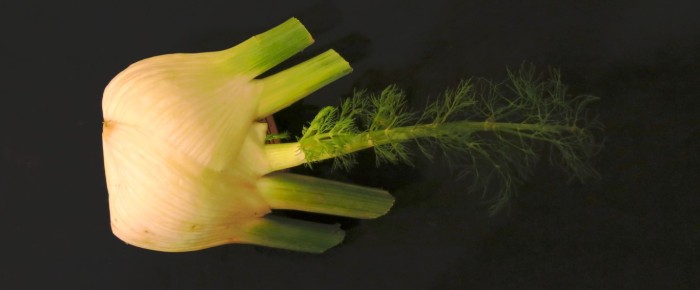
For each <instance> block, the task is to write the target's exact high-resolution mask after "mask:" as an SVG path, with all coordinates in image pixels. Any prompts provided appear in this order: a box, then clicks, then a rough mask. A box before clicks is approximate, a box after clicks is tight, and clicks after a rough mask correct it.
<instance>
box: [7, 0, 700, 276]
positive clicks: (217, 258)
mask: <svg viewBox="0 0 700 290" xmlns="http://www.w3.org/2000/svg"><path fill="white" fill-rule="evenodd" d="M15 2H19V1H15ZM46 2H47V3H48V2H49V1H46ZM235 2H236V1H218V3H217V4H196V3H198V2H196V1H190V2H187V3H179V2H173V1H163V2H162V3H159V4H145V3H143V4H128V3H125V2H122V1H111V2H104V3H101V4H81V5H75V4H66V3H63V1H56V2H51V3H52V4H30V3H29V2H21V3H22V4H10V3H8V2H7V1H4V2H2V3H0V37H1V39H2V40H1V42H0V53H1V55H2V59H3V60H2V65H1V66H0V71H1V72H2V76H3V77H2V85H1V86H0V96H2V99H3V104H2V105H1V106H0V110H1V113H0V118H2V121H1V122H0V124H1V125H0V126H2V127H1V131H0V132H1V133H2V134H1V135H0V150H1V154H2V155H1V157H0V158H1V160H2V167H0V193H1V194H0V214H1V218H0V229H1V230H0V233H2V239H0V249H1V250H0V261H1V262H0V288H2V289H313V288H321V289H485V288H491V289H545V288H549V289H552V288H559V289H565V288H566V289H568V288H574V289H577V288H580V289H585V288H595V289H600V288H603V289H621V288H626V289H639V288H648V289H669V288H671V289H697V287H698V285H700V284H699V283H700V278H698V277H700V245H699V243H700V194H699V193H698V188H700V187H699V186H698V179H699V178H700V176H699V174H698V173H699V172H700V168H699V166H698V162H700V153H698V151H699V150H698V149H700V122H699V121H700V117H698V115H697V114H698V111H699V110H698V109H700V106H699V105H700V104H699V103H700V101H698V100H699V99H700V95H699V93H698V92H699V91H700V20H698V19H700V18H699V17H698V11H700V9H698V7H697V5H682V4H673V3H671V2H670V1H667V2H663V1H656V2H654V1H444V0H431V1H424V2H416V3H413V2H406V1H383V2H382V3H384V4H367V3H363V2H362V1H336V2H337V3H325V2H323V1H279V2H280V3H291V2H294V3H295V4H294V5H292V4H279V3H274V2H272V1H246V2H245V3H246V4H237V3H235ZM252 2H255V4H253V3H252ZM344 2H351V3H352V4H343V3H344ZM292 16H297V17H299V18H300V20H301V21H302V22H303V23H305V24H306V25H307V26H308V27H309V29H310V30H311V31H312V33H313V34H314V37H315V39H316V40H317V42H316V44H314V45H313V46H312V47H311V48H310V49H307V50H306V51H304V52H303V53H302V55H301V56H300V57H299V58H298V59H297V61H299V60H302V59H305V58H308V57H309V56H311V55H315V54H316V53H318V52H320V51H323V50H326V49H328V48H337V49H338V50H339V51H340V53H341V54H343V55H345V56H347V57H348V58H349V59H350V60H351V62H352V66H353V67H354V69H355V71H354V72H353V73H352V74H351V75H349V76H348V77H345V78H343V79H341V80H339V81H338V82H335V83H333V84H332V85H330V86H328V87H326V88H324V89H322V90H321V91H319V92H317V93H315V94H314V95H312V96H310V97H309V98H308V100H307V101H306V102H305V104H307V105H317V106H319V105H331V104H336V103H337V100H338V99H339V98H340V97H341V96H346V95H347V94H348V93H350V92H351V91H352V88H353V87H361V88H380V87H382V86H384V85H387V84H390V83H397V84H399V85H400V86H402V87H403V88H404V89H406V91H407V92H408V93H409V95H411V96H412V97H413V101H417V102H420V101H421V100H420V99H419V98H424V97H426V96H435V95H436V94H438V93H439V92H440V91H441V90H443V89H444V88H445V87H447V86H450V85H454V84H455V83H456V82H457V81H458V80H459V79H460V78H463V77H468V76H483V77H488V78H494V79H501V78H503V76H504V72H505V67H506V66H511V67H513V66H518V65H519V64H520V63H521V62H522V61H529V62H533V63H535V64H537V65H539V66H540V67H543V68H544V67H546V66H552V67H557V68H560V69H561V70H562V74H563V78H564V82H565V83H567V84H569V85H570V87H571V90H572V92H575V93H591V94H594V95H597V96H599V97H601V99H602V100H601V101H600V102H599V103H598V104H597V105H595V107H594V110H595V112H597V113H599V114H600V119H601V121H603V122H604V123H605V125H606V130H605V133H604V134H605V138H606V143H605V148H604V150H603V151H602V152H601V153H600V155H599V157H598V158H597V159H596V160H595V164H596V167H597V168H598V169H599V171H600V173H601V175H602V180H601V181H599V182H597V183H592V184H587V185H577V184H567V183H566V182H565V181H564V176H562V175H561V174H560V173H557V172H556V171H554V170H550V169H548V168H542V169H541V170H538V172H537V174H536V176H535V177H534V178H533V179H531V180H530V182H529V183H527V184H526V185H524V186H523V188H522V194H521V195H520V197H518V198H517V200H516V201H515V202H514V203H513V204H512V207H511V210H510V213H502V214H500V215H497V216H495V217H493V218H491V217H489V216H488V212H487V207H486V206H485V205H483V204H480V202H479V198H478V196H477V195H474V194H471V195H470V194H468V192H466V190H465V189H464V188H466V186H467V184H466V183H467V181H464V180H462V181H455V180H454V177H453V176H452V175H450V173H449V172H447V170H446V169H445V167H442V166H440V165H435V166H419V167H418V168H415V169H411V168H407V167H391V166H390V167H384V168H381V169H369V168H372V167H371V166H367V167H366V168H368V169H364V168H365V167H363V169H362V170H358V171H354V172H351V173H350V174H347V176H339V173H337V172H336V173H328V172H326V171H323V170H324V168H323V167H322V166H321V167H320V168H319V169H317V172H316V173H315V174H317V175H324V174H325V175H332V176H334V177H335V178H343V179H345V180H349V181H354V182H357V183H362V184H366V185H373V186H380V187H384V188H387V189H391V190H392V191H393V192H394V193H395V195H396V196H397V205H396V207H395V208H394V209H393V210H392V211H391V212H390V213H389V214H388V215H387V216H385V217H382V218H380V219H377V220H372V221H362V222H352V221H343V222H344V226H346V227H348V228H349V231H348V237H347V239H346V241H345V243H344V244H343V245H341V246H340V247H337V248H334V249H332V250H330V251H328V252H327V253H326V254H323V255H309V254H301V253H293V252H287V251H281V250H274V249H266V248H259V247H253V246H245V245H229V246H222V247H217V248H212V249H208V250H204V251H199V252H193V253H183V254H166V253H158V252H151V251H146V250H142V249H138V248H135V247H131V246H127V245H125V244H124V243H123V242H121V241H120V240H118V239H117V238H115V237H114V236H113V235H112V234H111V232H110V227H109V213H108V208H107V192H106V189H105V184H104V176H103V175H104V171H103V164H102V152H101V150H102V149H101V140H100V132H101V120H102V118H101V103H100V102H101V94H102V90H103V88H104V86H105V85H106V84H107V83H108V82H109V80H110V79H111V78H112V77H113V76H114V75H116V74H117V73H118V72H119V71H121V70H122V69H124V68H125V67H126V66H127V65H129V64H130V63H133V62H135V61H137V60H140V59H143V58H146V57H149V56H154V55H159V54H165V53H171V52H196V51H209V50H220V49H224V48H227V47H229V46H231V45H234V44H237V43H239V42H240V41H242V40H244V39H246V38H248V37H250V36H252V35H254V34H257V33H260V32H263V31H265V30H266V29H268V28H271V27H273V26H275V25H277V24H279V23H281V22H282V21H284V20H286V19H287V18H289V17H292ZM290 115H291V114H290V113H286V115H285V113H281V115H280V119H281V120H282V121H284V120H285V118H287V119H289V118H290ZM300 115H302V116H304V117H305V118H306V117H309V118H310V117H311V116H310V115H313V113H310V115H309V116H307V115H305V114H300ZM292 117H294V116H292ZM296 118H297V119H298V118H299V117H296ZM278 122H280V121H278ZM287 122H288V124H293V123H292V120H290V121H287ZM297 122H298V120H297ZM370 165H371V164H370ZM318 170H321V171H320V172H319V171H318ZM44 285H46V286H44ZM47 287H48V288H47Z"/></svg>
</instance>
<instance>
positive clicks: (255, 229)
mask: <svg viewBox="0 0 700 290" xmlns="http://www.w3.org/2000/svg"><path fill="white" fill-rule="evenodd" d="M343 238H345V232H343V230H341V229H340V227H339V226H338V225H326V224H321V223H314V222H307V221H301V220H295V219H288V218H284V217H277V216H269V215H268V216H266V217H264V218H260V219H255V220H253V221H251V222H250V223H248V224H246V225H245V228H244V230H243V232H242V234H241V236H240V242H241V243H248V244H253V245H260V246H267V247H273V248H280V249H287V250H292V251H301V252H308V253H323V252H325V251H326V250H328V249H330V248H332V247H334V246H336V245H338V244H340V242H342V241H343Z"/></svg>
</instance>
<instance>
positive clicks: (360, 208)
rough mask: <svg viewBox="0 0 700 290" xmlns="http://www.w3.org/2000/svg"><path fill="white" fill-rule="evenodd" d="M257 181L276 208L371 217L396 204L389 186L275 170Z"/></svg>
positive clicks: (380, 214) (381, 213)
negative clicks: (373, 186) (275, 171)
mask: <svg viewBox="0 0 700 290" xmlns="http://www.w3.org/2000/svg"><path fill="white" fill-rule="evenodd" d="M257 184H258V192H260V194H261V195H262V197H263V198H264V199H265V201H266V202H267V204H269V205H270V207H272V208H274V209H292V210H302V211H308V212H316V213H323V214H330V215H338V216H346V217H353V218H362V219H370V218H376V217H379V216H382V215H384V214H386V213H387V212H388V211H389V209H390V208H391V206H392V205H393V204H394V198H393V197H392V196H391V195H390V194H389V193H388V192H387V191H385V190H381V189H376V188H371V187H364V186H358V185H353V184H348V183H342V182H336V181H330V180H325V179H321V178H315V177H311V176H304V175H297V174H290V173H273V174H268V175H266V176H263V177H262V178H261V179H260V180H259V181H258V183H257Z"/></svg>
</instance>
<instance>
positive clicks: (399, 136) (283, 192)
mask: <svg viewBox="0 0 700 290" xmlns="http://www.w3.org/2000/svg"><path fill="white" fill-rule="evenodd" d="M312 42H313V38H312V37H311V35H310V34H309V32H308V31H307V30H306V29H305V28H304V26H303V25H302V24H301V23H300V22H299V21H298V20H296V19H294V18H292V19H290V20H288V21H286V22H284V23H282V24H280V25H279V26H277V27H274V28H272V29H270V30H268V31H266V32H264V33H262V34H259V35H257V36H254V37H252V38H250V39H248V40H246V41H244V42H242V43H240V44H238V45H236V46H234V47H232V48H229V49H225V50H222V51H214V52H205V53H181V54H167V55H161V56H156V57H152V58H148V59H145V60H142V61H139V62H137V63H134V64H132V65H131V66H129V67H128V68H126V69H125V70H124V71H122V72H121V73H119V74H118V75H117V76H116V77H115V78H114V79H113V80H112V81H111V82H110V83H109V85H108V86H107V87H106V89H105V92H104V96H103V99H102V108H103V117H104V123H103V124H104V125H103V133H102V139H103V152H104V160H105V176H106V181H107V189H108V192H109V208H110V221H111V227H112V232H113V233H114V234H115V235H116V236H117V237H118V238H120V239H121V240H123V241H124V242H126V243H128V244H131V245H134V246H137V247H141V248H145V249H150V250H156V251H165V252H183V251H195V250H201V249H205V248H209V247H214V246H219V245H223V244H230V243H245V244H254V245H261V246H268V247H275V248H282V249H288V250H294V251H303V252H311V253H320V252H324V251H326V250H327V249H329V248H331V247H334V246H336V245H338V244H339V243H341V242H342V240H343V238H344V232H343V231H342V230H341V229H340V227H339V226H338V225H328V224H321V223H313V222H307V221H301V220H295V219H290V218H286V217H280V216H274V215H271V214H270V213H271V212H272V210H273V209H290V210H300V211H308V212H314V213H323V214H331V215H339V216H346V217H352V218H361V219H371V218H377V217H379V216H382V215H384V214H386V213H387V212H388V211H389V209H390V208H391V207H392V205H393V203H394V198H393V197H392V196H391V195H390V194H389V193H388V192H387V191H385V190H382V189H377V188H369V187H363V186H359V185H353V184H346V183H341V182H336V181H330V180H325V179H321V178H316V177H310V176H302V175H297V174H291V173H286V172H280V171H278V170H280V169H286V168H290V167H294V166H298V165H301V164H309V163H312V162H316V161H320V160H324V159H329V158H333V159H334V162H336V165H337V166H339V167H344V168H350V167H351V166H352V165H353V164H355V162H356V160H355V159H354V155H353V154H352V153H353V152H356V151H359V150H363V149H368V148H373V149H374V152H375V153H376V156H377V162H378V163H382V162H390V163H395V162H408V163H410V162H411V157H412V155H411V154H410V152H409V149H410V148H409V147H408V146H407V141H410V140H415V144H416V145H417V147H418V149H419V151H420V152H422V153H424V154H425V155H427V156H429V157H430V156H433V153H432V152H434V149H436V148H437V149H438V152H440V151H441V152H443V154H449V155H453V156H454V157H455V160H458V161H459V162H457V165H458V166H460V169H461V170H462V171H463V172H464V173H467V174H474V175H476V176H477V177H478V178H477V179H476V180H477V181H479V182H481V183H480V185H481V186H482V190H484V191H485V192H491V191H495V193H496V198H495V199H494V200H495V201H497V202H496V203H495V205H494V207H493V208H492V209H494V210H496V209H498V208H500V207H502V205H504V204H507V200H508V198H510V197H511V196H512V195H513V194H514V193H515V192H516V189H517V186H515V185H517V184H518V183H520V182H522V181H524V180H525V178H527V177H528V175H529V174H530V173H531V171H532V168H533V165H534V164H535V163H536V162H537V161H538V160H539V159H541V158H540V153H541V152H542V150H541V149H542V147H543V146H548V147H550V150H549V151H550V153H551V154H550V158H549V159H550V161H552V163H554V164H557V165H560V166H561V167H563V168H565V169H568V170H569V171H570V172H572V173H573V176H576V177H579V178H581V179H585V178H587V177H590V176H594V175H595V171H594V170H593V169H592V168H591V167H590V166H589V165H588V160H589V159H590V157H592V156H593V154H595V152H596V148H597V147H596V146H597V145H596V142H595V141H594V138H593V133H592V132H593V131H595V129H597V128H598V124H597V122H595V120H592V121H591V119H589V118H588V117H587V116H586V112H585V106H586V104H588V103H589V102H590V101H592V100H594V98H593V97H587V96H583V97H575V98H570V97H569V96H568V95H567V94H566V90H565V87H564V86H563V85H561V82H560V80H559V75H558V73H556V72H552V73H551V74H550V77H549V78H548V79H545V80H540V79H539V78H537V77H536V76H535V74H534V69H533V68H527V67H523V68H521V69H520V70H519V71H517V72H511V73H510V82H509V83H506V84H497V85H494V84H491V83H488V82H485V81H482V80H474V81H464V82H462V83H461V84H459V85H458V86H457V87H456V88H455V89H453V90H447V91H446V92H445V94H444V95H443V96H442V98H441V99H439V100H436V101H435V102H434V103H432V104H430V105H429V106H428V107H427V108H426V110H425V111H424V112H423V113H421V114H416V113H412V112H410V111H409V110H408V108H407V101H406V99H405V96H404V94H403V92H402V91H401V90H399V89H398V88H397V87H396V86H390V87H388V88H387V89H385V90H383V91H382V92H381V93H380V94H371V93H368V92H366V91H358V92H355V95H354V97H352V98H349V99H348V100H346V101H345V102H343V103H342V105H341V106H340V107H339V108H334V107H327V108H324V109H322V110H321V111H320V112H319V113H318V115H317V116H316V117H315V118H314V120H313V121H311V122H310V123H309V125H308V126H307V127H306V128H304V130H303V132H302V136H301V137H300V138H299V139H298V140H297V141H296V142H288V143H279V144H265V140H269V139H270V138H278V137H279V136H266V132H267V125H266V124H264V123H259V122H257V120H259V119H261V118H264V117H266V116H269V115H271V114H274V113H276V112H278V111H279V110H282V109H283V108H285V107H288V106H289V105H291V104H293V103H294V102H296V101H298V100H300V99H302V98H304V97H305V96H307V95H309V94H311V93H313V92H314V91H315V90H317V89H319V88H321V87H323V86H325V85H327V84H329V83H331V82H333V81H334V80H336V79H338V78H340V77H342V76H344V75H346V74H348V73H350V72H351V71H352V68H351V67H350V65H349V64H348V63H347V61H345V60H344V59H343V58H342V57H341V56H340V55H339V54H338V53H336V52H335V51H333V50H328V51H326V52H324V53H321V54H319V55H318V56H316V57H313V58H311V59H309V60H307V61H305V62H302V63H300V64H298V65H296V66H293V67H291V68H288V69H286V70H283V71H281V72H278V73H276V74H273V75H271V76H267V77H264V78H258V77H259V76H260V75H261V74H263V73H264V72H265V71H267V70H269V69H271V68H273V67H274V66H276V65H278V64H279V63H281V62H282V61H284V60H286V59H287V58H289V57H291V56H293V55H294V54H296V53H298V52H299V51H301V50H302V49H304V48H305V47H307V46H309V45H311V43H312ZM494 185H498V189H497V190H490V188H493V186H494Z"/></svg>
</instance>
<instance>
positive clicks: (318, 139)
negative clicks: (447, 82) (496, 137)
mask: <svg viewBox="0 0 700 290" xmlns="http://www.w3.org/2000/svg"><path fill="white" fill-rule="evenodd" d="M576 129H577V128H576V127H568V126H560V125H541V124H521V123H505V122H490V121H484V122H473V121H457V122H450V123H444V124H422V125H415V126H405V127H398V128H391V129H386V130H381V131H372V132H365V133H360V134H357V135H355V136H342V135H338V134H333V133H323V134H318V135H315V136H312V137H311V138H306V139H304V140H301V141H300V142H299V147H300V148H301V150H303V151H304V152H309V151H312V152H313V151H314V150H316V149H317V148H323V145H322V143H324V142H328V141H330V140H331V139H333V138H339V137H350V138H349V140H350V141H348V142H347V143H346V144H344V146H343V147H342V148H339V150H337V151H335V152H324V153H323V154H318V155H316V158H313V159H312V160H308V155H307V160H306V162H315V161H321V160H325V159H329V158H334V157H338V156H341V155H345V154H350V153H353V152H357V151H360V150H364V149H368V148H372V147H374V146H381V145H387V144H393V143H401V142H406V141H410V140H414V139H419V138H435V137H439V136H440V135H442V134H447V133H454V132H459V131H461V132H480V131H491V132H507V133H516V134H517V133H518V132H562V131H575V130H576ZM337 149H338V148H337Z"/></svg>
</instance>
